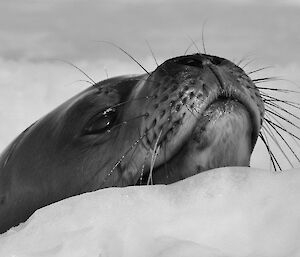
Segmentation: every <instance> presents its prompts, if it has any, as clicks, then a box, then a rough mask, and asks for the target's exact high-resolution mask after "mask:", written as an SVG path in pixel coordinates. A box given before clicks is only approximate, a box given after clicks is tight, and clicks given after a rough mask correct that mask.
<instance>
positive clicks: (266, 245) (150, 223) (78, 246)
mask: <svg viewBox="0 0 300 257" xmlns="http://www.w3.org/2000/svg"><path fill="white" fill-rule="evenodd" d="M0 256H1V257H27V256H28V257H29V256H30V257H48V256H55V257H58V256H61V257H67V256H72V257H77V256H78V257H79V256H80V257H121V256H128V257H129V256H130V257H135V256H137V257H150V256H151V257H154V256H159V257H171V256H172V257H175V256H178V257H196V256H197V257H199V256H201V257H221V256H222V257H225V256H230V257H235V256H239V257H243V256H247V257H250V256H253V257H279V256H280V257H295V256H300V169H294V170H289V171H285V172H280V173H271V172H270V171H264V170H258V169H251V168H238V167H235V168H221V169H215V170H211V171H209V172H205V173H202V174H199V175H196V176H193V177H190V178H188V179H186V180H184V181H180V182H178V183H175V184H172V185H168V186H164V185H160V186H148V187H147V186H142V187H127V188H110V189H105V190H100V191H97V192H93V193H87V194H83V195H80V196H76V197H72V198H69V199H66V200H64V201H61V202H58V203H55V204H52V205H50V206H47V207H45V208H43V209H40V210H38V211H37V212H35V213H34V215H33V216H32V217H31V218H30V219H29V220H28V221H27V222H26V223H24V224H21V225H20V226H18V227H16V228H13V229H11V230H10V231H8V232H7V233H5V234H3V235H2V236H0Z"/></svg>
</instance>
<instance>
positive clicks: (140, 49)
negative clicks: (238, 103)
mask: <svg viewBox="0 0 300 257" xmlns="http://www.w3.org/2000/svg"><path fill="white" fill-rule="evenodd" d="M204 24H205V26H204V43H205V47H206V52H207V53H208V54H212V55H218V56H221V57H225V58H227V59H229V60H232V61H234V62H236V63H238V62H240V61H242V62H241V67H244V69H245V70H246V71H247V72H251V71H254V70H257V69H260V68H263V67H268V66H272V67H271V68H268V69H265V70H262V71H260V72H255V73H253V74H251V76H252V78H264V77H270V76H271V77H274V76H275V77H278V78H282V79H284V80H277V81H272V82H268V83H261V84H259V86H263V87H270V88H288V89H290V90H298V91H300V88H299V87H300V86H299V85H300V33H299V28H300V1H296V0H294V1H288V0H285V1H279V0H278V1H275V0H274V1H273V0H272V1H271V0H270V1H266V0H259V1H258V0H257V1H250V0H227V1H224V0H219V1H218V0H207V1H206V0H203V1H202V0H201V1H200V0H185V1H179V0H165V1H163V0H151V1H150V0H149V1H146V0H127V1H125V0H124V1H122V0H101V1H96V0H86V1H80V0H42V1H41V0H1V1H0V151H1V150H2V149H4V148H5V146H7V144H8V143H9V142H10V141H11V140H12V139H13V138H14V137H16V135H18V134H19V133H20V132H22V131H23V130H24V129H25V128H26V127H27V126H29V125H30V124H31V123H33V122H34V121H35V120H37V119H38V118H40V117H41V116H43V115H44V114H46V113H47V112H49V111H51V110H52V109H53V108H55V107H56V106H57V105H59V104H60V103H62V102H63V101H64V100H66V99H68V98H70V97H72V96H73V95H74V94H76V93H77V92H80V91H82V90H83V89H85V88H86V87H87V86H89V85H88V84H87V83H85V82H83V81H81V80H85V79H86V78H85V77H84V75H83V74H82V73H80V72H79V71H78V70H77V69H75V68H74V67H72V66H71V65H68V64H66V63H64V62H62V61H59V60H63V61H67V62H71V63H72V64H74V65H76V66H78V67H79V68H81V69H82V70H84V71H85V72H86V73H87V74H88V75H89V76H91V77H92V78H93V79H94V80H95V81H100V80H103V79H105V78H107V77H112V76H116V75H121V74H135V73H143V70H142V69H141V68H140V67H139V66H138V65H137V64H136V63H134V62H133V61H132V60H131V59H130V58H129V57H128V56H126V55H125V54H124V53H122V52H121V51H120V50H119V49H117V48H115V47H113V46H111V45H108V44H104V43H101V42H99V41H110V42H113V43H115V44H117V45H118V46H120V47H122V48H123V49H124V50H126V51H127V52H128V53H130V54H131V55H132V56H134V58H136V59H137V60H138V61H139V62H140V63H141V64H142V65H143V66H144V67H145V68H146V69H147V70H150V71H151V70H153V69H155V67H156V64H155V61H154V58H153V56H152V55H151V51H150V49H149V47H148V45H147V42H148V44H149V45H150V46H151V48H152V50H153V52H154V55H155V57H156V59H157V60H158V62H159V63H162V62H163V61H164V60H166V59H168V58H171V57H174V56H177V55H182V54H184V52H185V51H186V49H187V48H188V47H189V45H190V44H191V42H192V40H193V41H195V42H196V43H197V44H198V48H199V49H200V51H203V48H202V40H201V34H202V31H203V29H202V28H203V25H204ZM197 51H198V50H197V49H195V47H192V48H190V49H189V53H195V52H197ZM297 85H298V86H297ZM265 92H266V93H270V91H265ZM275 97H280V98H281V99H284V100H289V101H293V102H296V103H300V94H297V93H288V94H287V93H280V94H279V93H276V94H275ZM295 106H297V105H295ZM298 107H299V106H298ZM283 108H284V109H286V110H288V111H292V112H293V113H294V114H296V115H298V116H299V113H300V110H299V109H297V108H296V107H289V106H288V105H283ZM282 113H283V112H282ZM297 113H298V114H297ZM286 115H287V116H290V115H288V114H286ZM289 119H292V120H293V122H294V123H297V122H298V123H297V124H298V125H297V126H299V119H298V120H297V119H295V117H293V116H290V117H289ZM282 123H284V121H282ZM286 126H287V128H288V129H290V130H291V132H292V133H294V135H296V136H298V137H300V130H299V129H297V128H296V127H295V126H293V125H291V124H288V123H287V124H286ZM279 131H280V130H279ZM273 133H274V134H276V132H273ZM281 133H282V135H283V134H284V131H281ZM285 135H287V134H285ZM277 138H278V140H281V139H280V138H279V137H277ZM287 140H288V144H289V145H290V147H291V148H292V149H293V151H294V153H295V154H296V155H298V156H300V146H299V141H298V142H297V141H296V140H293V139H291V138H290V137H287ZM268 141H269V143H270V144H272V146H273V147H275V148H276V143H272V140H271V139H269V140H268ZM279 144H280V145H281V146H282V147H283V148H284V149H283V152H284V153H285V154H282V153H281V152H280V150H279V149H277V150H275V153H276V156H277V158H278V160H279V162H280V163H281V164H282V167H283V168H289V167H290V164H292V165H294V166H295V167H300V163H299V160H297V157H295V156H294V154H293V153H292V152H291V151H290V150H289V149H288V148H289V147H288V146H287V145H286V144H285V143H284V141H282V140H281V141H280V142H279ZM275 148H274V149H275ZM284 155H287V157H289V158H290V162H291V163H288V161H287V160H286V156H284ZM252 166H255V167H259V168H265V169H269V168H270V161H269V158H268V153H267V151H266V148H265V147H264V146H263V144H262V143H261V141H260V140H259V143H258V145H257V148H256V149H255V152H254V154H253V158H252Z"/></svg>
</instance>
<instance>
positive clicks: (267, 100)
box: [262, 94, 300, 110]
mask: <svg viewBox="0 0 300 257" xmlns="http://www.w3.org/2000/svg"><path fill="white" fill-rule="evenodd" d="M262 96H263V97H264V99H263V101H264V103H266V104H269V103H274V102H280V103H283V104H285V105H288V106H290V107H293V108H295V109H298V110H299V109H300V105H299V104H298V103H296V102H292V101H288V100H282V99H279V98H276V97H273V96H268V95H264V94H263V95H262ZM266 97H268V98H269V99H266ZM297 105H299V106H297Z"/></svg>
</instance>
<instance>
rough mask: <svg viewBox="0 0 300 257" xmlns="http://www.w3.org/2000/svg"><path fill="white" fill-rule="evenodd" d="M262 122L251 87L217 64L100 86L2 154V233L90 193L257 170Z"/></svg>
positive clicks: (199, 59) (202, 59) (177, 64)
mask: <svg viewBox="0 0 300 257" xmlns="http://www.w3.org/2000/svg"><path fill="white" fill-rule="evenodd" d="M263 118H264V103H263V101H262V98H261V95H260V92H259V90H258V88H257V87H256V86H255V84H254V83H253V81H252V80H251V79H250V78H249V77H248V76H247V75H246V73H245V72H244V71H243V70H242V69H241V68H240V67H238V66H236V65H235V64H234V63H232V62H230V61H228V60H226V59H223V58H220V57H217V56H211V55H206V54H193V55H185V56H179V57H175V58H172V59H169V60H167V61H165V62H164V63H163V64H161V65H159V66H158V67H157V68H156V69H155V70H154V71H153V72H151V73H145V74H142V75H128V76H119V77H114V78H110V79H107V80H104V81H102V82H99V83H96V84H94V85H92V86H91V87H89V88H87V89H86V90H84V91H83V92H81V93H80V94H78V95H76V96H74V97H73V98H71V99H70V100H68V101H66V102H65V103H63V104H62V105H60V106H59V107H57V108H56V109H55V110H53V111H52V112H50V113H49V114H47V115H46V116H44V117H43V118H41V119H40V120H38V121H37V122H36V123H34V124H33V125H32V126H30V127H29V128H28V129H26V130H25V131H24V132H23V133H22V134H21V135H19V136H18V137H17V138H16V139H15V140H14V141H13V142H12V143H11V144H10V145H9V146H8V147H7V149H6V150H5V151H4V152H3V153H2V155H1V157H0V232H5V231H6V230H8V229H9V228H11V227H12V226H15V225H17V224H19V223H20V222H23V221H25V220H26V219H27V218H28V217H29V216H30V215H31V214H32V213H33V212H34V211H35V210H37V209H39V208H41V207H43V206H46V205H49V204H51V203H53V202H56V201H59V200H62V199H65V198H67V197H71V196H74V195H78V194H81V193H84V192H89V191H94V190H98V189H102V188H106V187H121V186H129V185H139V184H147V183H149V181H150V182H151V183H153V184H161V183H163V184H169V183H173V182H176V181H178V180H181V179H184V178H187V177H190V176H192V175H194V174H197V173H199V172H203V171H206V170H209V169H212V168H217V167H223V166H249V162H250V156H251V153H252V151H253V148H254V145H255V143H256V141H257V138H258V135H259V131H260V128H261V126H262V122H263Z"/></svg>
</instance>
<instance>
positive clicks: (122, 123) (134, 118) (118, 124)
mask: <svg viewBox="0 0 300 257" xmlns="http://www.w3.org/2000/svg"><path fill="white" fill-rule="evenodd" d="M148 115H149V114H147V113H145V114H141V115H138V116H135V117H132V118H130V119H127V120H124V121H122V122H120V123H117V124H115V125H113V126H112V127H111V128H110V129H109V130H108V131H107V132H111V131H112V130H113V129H116V128H118V127H121V126H122V125H125V124H127V123H128V122H129V121H133V120H136V119H139V118H143V117H147V116H148Z"/></svg>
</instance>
